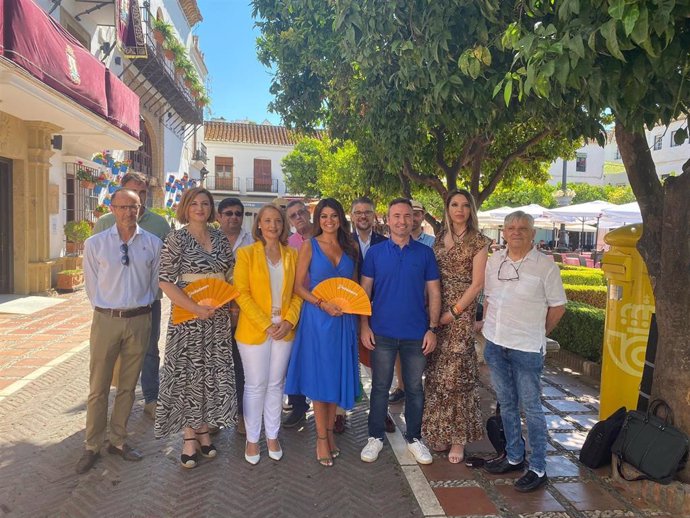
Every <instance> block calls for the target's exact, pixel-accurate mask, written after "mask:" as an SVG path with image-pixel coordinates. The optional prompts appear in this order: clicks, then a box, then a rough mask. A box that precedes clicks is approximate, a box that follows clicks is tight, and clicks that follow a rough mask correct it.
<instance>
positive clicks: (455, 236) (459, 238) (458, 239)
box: [450, 227, 467, 243]
mask: <svg viewBox="0 0 690 518" xmlns="http://www.w3.org/2000/svg"><path fill="white" fill-rule="evenodd" d="M450 233H451V234H452V235H453V241H455V242H456V243H462V238H463V237H464V236H465V233H467V227H465V229H464V230H463V231H462V232H460V233H459V234H456V233H455V232H453V229H452V228H451V231H450Z"/></svg>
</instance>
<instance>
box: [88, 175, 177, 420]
mask: <svg viewBox="0 0 690 518" xmlns="http://www.w3.org/2000/svg"><path fill="white" fill-rule="evenodd" d="M120 187H122V188H124V189H129V190H130V191H134V192H135V193H137V195H138V196H139V200H140V202H141V207H140V208H139V212H138V213H137V224H138V225H139V226H140V227H141V228H143V229H144V230H146V231H147V232H151V233H152V234H153V235H154V236H157V237H158V238H159V239H160V240H161V241H164V240H165V236H167V235H168V233H169V232H170V225H169V224H168V222H167V221H166V220H165V218H164V217H163V216H159V215H158V214H156V213H154V212H151V211H150V210H148V209H147V208H146V198H147V197H148V189H149V184H148V178H147V177H146V175H144V174H142V173H138V172H136V171H132V172H130V173H127V174H125V175H124V176H123V177H122V179H121V180H120ZM114 224H115V214H113V213H112V212H111V213H110V214H104V215H103V216H101V217H100V218H98V221H96V226H95V227H94V229H93V233H94V234H97V233H99V232H103V231H104V230H107V229H109V228H110V227H112V226H113V225H114ZM161 298H163V292H162V291H160V290H158V296H157V297H156V300H155V302H154V303H153V306H152V308H151V335H150V336H149V348H148V350H147V351H146V357H145V358H144V366H143V367H142V368H141V391H142V393H143V394H144V414H146V415H148V416H149V417H151V418H153V417H154V416H155V415H156V403H157V402H158V386H159V381H160V380H159V377H158V371H159V368H160V363H161V358H160V353H159V351H158V340H159V338H160V335H161Z"/></svg>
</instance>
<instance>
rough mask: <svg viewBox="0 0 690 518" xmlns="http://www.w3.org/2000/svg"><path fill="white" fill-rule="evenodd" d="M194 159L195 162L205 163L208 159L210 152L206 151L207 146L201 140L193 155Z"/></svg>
mask: <svg viewBox="0 0 690 518" xmlns="http://www.w3.org/2000/svg"><path fill="white" fill-rule="evenodd" d="M192 160H194V161H195V162H203V163H204V164H205V163H206V161H207V160H208V154H207V152H206V146H205V145H204V144H202V143H201V142H199V143H198V144H197V145H196V149H195V150H194V155H193V157H192Z"/></svg>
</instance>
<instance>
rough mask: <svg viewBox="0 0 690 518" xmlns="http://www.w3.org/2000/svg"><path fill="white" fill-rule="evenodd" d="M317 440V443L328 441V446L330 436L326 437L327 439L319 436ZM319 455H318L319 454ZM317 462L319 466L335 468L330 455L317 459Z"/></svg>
mask: <svg viewBox="0 0 690 518" xmlns="http://www.w3.org/2000/svg"><path fill="white" fill-rule="evenodd" d="M316 440H317V441H326V444H328V436H326V437H319V436H317V437H316ZM317 455H318V453H317ZM316 462H318V463H319V464H321V465H322V466H324V467H326V468H332V467H333V458H332V457H331V456H330V454H329V456H328V457H316Z"/></svg>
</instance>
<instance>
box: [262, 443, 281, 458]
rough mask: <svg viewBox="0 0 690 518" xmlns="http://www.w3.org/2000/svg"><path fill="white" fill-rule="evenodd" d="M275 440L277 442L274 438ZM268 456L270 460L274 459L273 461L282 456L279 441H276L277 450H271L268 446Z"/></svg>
mask: <svg viewBox="0 0 690 518" xmlns="http://www.w3.org/2000/svg"><path fill="white" fill-rule="evenodd" d="M275 441H276V442H278V439H275ZM266 442H267V443H268V441H266ZM267 446H268V445H267ZM268 457H269V458H270V459H272V460H275V461H278V460H280V459H282V458H283V448H281V446H280V443H279V442H278V451H273V450H271V447H270V446H268Z"/></svg>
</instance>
